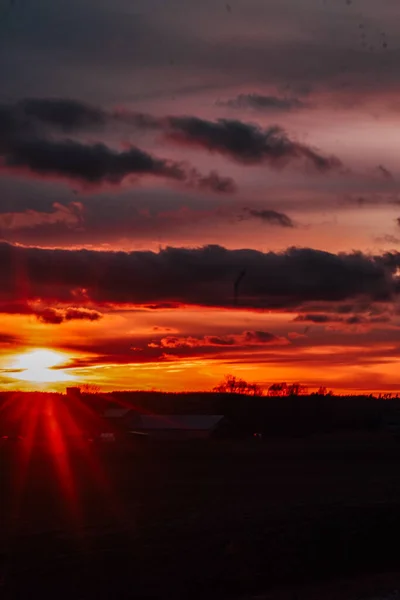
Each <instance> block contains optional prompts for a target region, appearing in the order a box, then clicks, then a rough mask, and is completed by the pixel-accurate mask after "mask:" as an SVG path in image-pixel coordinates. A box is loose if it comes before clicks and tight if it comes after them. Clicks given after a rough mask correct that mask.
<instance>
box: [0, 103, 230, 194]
mask: <svg viewBox="0 0 400 600" xmlns="http://www.w3.org/2000/svg"><path fill="white" fill-rule="evenodd" d="M110 118H113V117H112V115H110V114H107V113H105V112H102V111H100V109H96V108H92V107H90V106H87V105H84V104H81V103H79V102H77V101H70V100H57V101H55V100H45V99H42V100H25V101H21V103H19V104H17V105H12V106H6V105H3V106H0V136H1V137H0V158H1V167H2V169H3V170H11V171H15V170H16V171H22V172H25V171H28V172H29V173H32V174H35V175H36V176H39V177H42V178H62V179H66V180H67V181H69V180H73V181H78V182H81V183H83V184H85V185H101V184H105V183H106V184H120V183H121V182H122V181H123V180H124V179H126V178H127V177H131V178H137V177H141V176H152V177H162V178H165V179H169V180H173V181H177V182H181V183H183V184H185V185H186V186H188V187H193V188H197V189H200V190H203V189H208V190H211V191H214V192H217V193H232V192H234V191H235V190H236V186H235V182H234V181H233V180H232V179H231V178H228V177H221V176H220V175H218V173H216V172H215V171H211V172H210V173H209V174H208V175H202V174H201V173H199V172H198V171H197V169H195V168H193V167H191V166H190V165H189V164H188V163H186V162H182V161H181V162H178V161H173V160H167V159H163V158H158V157H156V156H153V155H152V154H150V153H148V152H146V151H143V150H140V149H139V148H137V147H135V146H131V147H130V148H128V149H126V150H123V151H118V150H115V149H113V148H111V147H109V146H107V145H105V144H103V143H95V144H85V143H83V142H81V141H78V140H75V139H70V138H67V139H56V138H54V137H49V135H48V133H49V132H48V131H47V130H46V128H44V129H43V124H45V125H47V126H50V131H52V129H54V127H56V128H57V127H58V128H60V129H62V130H63V131H64V132H65V131H68V132H70V131H72V130H78V131H79V130H81V129H85V128H87V127H88V126H90V127H93V126H99V125H104V124H105V123H106V122H107V121H108V120H109V119H110Z"/></svg>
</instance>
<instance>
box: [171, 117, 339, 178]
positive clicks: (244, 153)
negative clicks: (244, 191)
mask: <svg viewBox="0 0 400 600" xmlns="http://www.w3.org/2000/svg"><path fill="white" fill-rule="evenodd" d="M167 122H168V129H167V130H166V132H165V136H166V138H167V139H168V140H171V141H173V142H175V143H177V144H180V145H189V146H194V147H199V148H203V149H205V150H208V151H209V152H213V153H214V152H215V153H218V154H222V155H224V156H227V157H228V158H230V159H232V160H234V161H236V162H239V163H243V164H248V165H256V164H268V165H269V166H271V167H274V168H282V167H284V166H286V165H287V164H288V163H291V162H293V161H296V160H297V161H298V160H303V161H305V162H306V163H307V164H310V165H312V166H313V167H314V168H315V169H316V170H317V171H320V172H328V171H331V170H334V169H339V168H340V167H341V166H342V163H341V162H340V160H339V159H338V158H336V157H335V156H323V155H322V154H320V153H319V152H318V151H317V150H314V149H312V148H311V147H309V146H306V145H305V144H302V143H300V142H296V141H294V140H292V139H290V137H289V136H288V134H287V133H286V131H285V130H284V129H282V128H281V127H279V126H277V125H273V126H271V127H269V128H268V129H262V128H261V127H259V126H258V125H254V124H252V123H244V122H242V121H237V120H236V121H235V120H228V119H219V120H217V121H206V120H204V119H199V118H197V117H169V118H168V120H167Z"/></svg>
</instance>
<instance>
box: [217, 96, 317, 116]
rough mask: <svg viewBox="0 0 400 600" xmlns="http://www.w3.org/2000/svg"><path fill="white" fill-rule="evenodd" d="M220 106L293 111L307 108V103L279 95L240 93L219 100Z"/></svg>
mask: <svg viewBox="0 0 400 600" xmlns="http://www.w3.org/2000/svg"><path fill="white" fill-rule="evenodd" d="M217 105H218V106H227V107H228V108H237V109H246V108H250V109H253V110H258V111H284V112H285V111H291V110H297V109H300V108H305V107H306V106H307V105H306V104H305V103H304V102H302V101H301V100H299V99H298V98H290V97H289V98H287V97H283V98H282V97H279V96H263V95H262V94H239V95H238V96H236V98H231V99H230V100H226V101H218V102H217Z"/></svg>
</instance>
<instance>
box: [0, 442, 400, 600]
mask: <svg viewBox="0 0 400 600" xmlns="http://www.w3.org/2000/svg"><path fill="white" fill-rule="evenodd" d="M10 446H11V445H10ZM399 465H400V446H398V445H396V443H395V442H394V441H393V440H392V439H391V438H390V437H387V436H386V435H384V434H381V433H373V434H347V435H338V434H336V435H334V436H320V437H314V438H308V439H307V438H306V439H297V440H280V441H279V440H275V441H274V442H270V443H269V442H258V441H254V442H248V441H247V442H228V441H214V442H202V443H195V444H193V443H192V444H190V443H186V444H180V445H171V444H169V445H162V446H156V445H154V446H146V447H145V446H143V447H136V448H131V449H130V450H129V451H126V450H124V451H123V452H122V451H119V450H117V449H115V448H112V447H111V446H110V447H109V448H96V447H92V446H88V447H84V446H82V447H80V448H74V449H71V448H70V447H68V449H64V450H62V449H59V451H58V452H54V453H49V452H48V451H47V450H46V449H45V448H36V449H34V450H33V451H31V452H27V451H26V450H25V449H24V448H22V447H19V446H18V444H15V446H14V447H6V448H2V449H1V450H0V468H1V475H0V476H1V503H2V505H1V512H0V514H1V538H0V544H1V545H0V552H1V556H0V561H1V562H0V576H1V584H0V585H1V587H0V594H1V595H2V598H12V599H16V598H27V597H31V596H32V594H33V592H34V593H35V596H37V597H40V598H42V599H43V598H46V599H47V598H61V599H64V598H69V599H70V598H76V599H78V598H81V599H89V598H111V597H115V598H165V597H170V598H232V599H233V598H251V597H260V598H277V599H278V598H279V599H286V598H287V599H289V598H290V599H294V598H297V600H300V599H302V598H304V599H305V598H307V599H308V600H310V599H313V598H322V597H323V598H327V599H329V598H332V599H333V598H338V599H339V598H340V599H345V598H349V599H350V598H351V599H354V600H355V599H356V598H368V597H374V595H375V594H376V595H379V594H384V593H386V592H390V591H392V590H393V589H395V588H396V587H397V586H399V587H400V475H399ZM397 571H398V572H399V575H397ZM382 597H384V596H382Z"/></svg>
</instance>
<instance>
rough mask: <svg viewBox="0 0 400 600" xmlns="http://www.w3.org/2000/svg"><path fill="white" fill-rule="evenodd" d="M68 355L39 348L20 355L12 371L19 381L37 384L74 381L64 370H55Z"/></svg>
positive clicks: (14, 361)
mask: <svg viewBox="0 0 400 600" xmlns="http://www.w3.org/2000/svg"><path fill="white" fill-rule="evenodd" d="M67 358H68V357H67V355H66V354H63V353H62V352H57V351H55V350H48V349H45V348H37V349H35V350H30V351H28V352H23V353H22V354H18V355H17V356H16V357H15V359H14V360H13V362H12V366H11V369H10V371H11V370H13V371H14V372H15V376H16V378H17V379H20V380H21V381H32V382H35V383H53V382H54V383H57V382H59V381H72V380H73V379H74V377H73V376H72V375H69V374H68V373H66V372H65V371H63V370H62V369H54V367H57V366H58V365H61V364H62V363H63V362H65V361H66V360H67Z"/></svg>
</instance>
